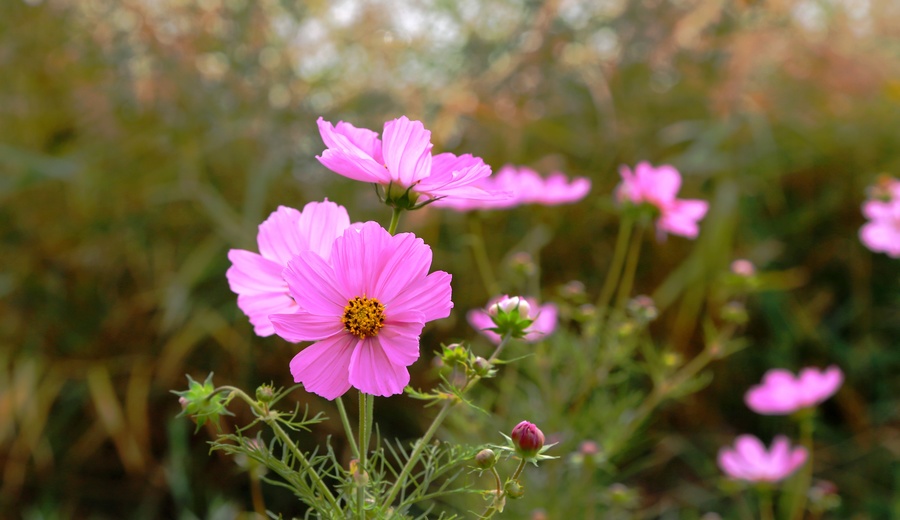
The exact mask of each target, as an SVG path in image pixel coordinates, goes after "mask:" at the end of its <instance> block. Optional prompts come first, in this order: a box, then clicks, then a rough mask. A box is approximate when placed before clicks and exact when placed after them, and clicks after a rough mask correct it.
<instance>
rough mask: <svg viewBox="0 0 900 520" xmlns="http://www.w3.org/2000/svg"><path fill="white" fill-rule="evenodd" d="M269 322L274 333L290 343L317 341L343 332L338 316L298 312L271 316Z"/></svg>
mask: <svg viewBox="0 0 900 520" xmlns="http://www.w3.org/2000/svg"><path fill="white" fill-rule="evenodd" d="M269 321H271V322H272V326H273V327H274V328H275V332H276V333H277V334H278V335H279V336H281V337H282V338H284V339H286V340H288V341H291V342H294V343H296V342H298V341H318V340H321V339H324V338H328V337H330V336H334V335H335V334H338V333H340V332H341V331H343V330H344V324H343V323H342V322H341V318H340V316H320V315H318V314H310V313H308V312H305V311H299V312H296V313H294V314H271V315H269Z"/></svg>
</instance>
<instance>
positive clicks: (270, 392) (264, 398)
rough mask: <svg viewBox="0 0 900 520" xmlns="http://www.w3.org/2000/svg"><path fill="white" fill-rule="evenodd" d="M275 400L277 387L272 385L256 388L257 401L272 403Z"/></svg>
mask: <svg viewBox="0 0 900 520" xmlns="http://www.w3.org/2000/svg"><path fill="white" fill-rule="evenodd" d="M274 398H275V387H273V386H272V385H267V384H262V385H259V386H258V387H257V388H256V400H257V401H259V402H261V403H266V404H268V403H271V402H272V399H274Z"/></svg>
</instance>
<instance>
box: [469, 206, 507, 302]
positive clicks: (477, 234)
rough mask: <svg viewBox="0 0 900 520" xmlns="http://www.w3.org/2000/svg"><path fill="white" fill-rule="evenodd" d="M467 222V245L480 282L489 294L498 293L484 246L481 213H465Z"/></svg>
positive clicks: (498, 289)
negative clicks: (479, 276)
mask: <svg viewBox="0 0 900 520" xmlns="http://www.w3.org/2000/svg"><path fill="white" fill-rule="evenodd" d="M466 220H467V221H468V222H469V237H468V238H469V246H470V247H471V248H472V256H474V257H475V265H476V266H477V267H478V274H479V275H481V283H483V284H484V286H485V287H486V288H487V290H488V292H489V293H490V294H489V296H494V295H498V294H500V286H499V285H498V284H497V278H496V277H495V276H494V271H493V269H491V262H490V260H489V259H488V256H487V249H486V248H485V247H484V232H483V231H482V229H481V215H477V214H476V215H467V218H466Z"/></svg>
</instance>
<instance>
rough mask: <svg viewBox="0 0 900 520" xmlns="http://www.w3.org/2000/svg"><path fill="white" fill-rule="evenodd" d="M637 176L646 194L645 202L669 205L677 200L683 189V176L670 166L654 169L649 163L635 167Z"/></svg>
mask: <svg viewBox="0 0 900 520" xmlns="http://www.w3.org/2000/svg"><path fill="white" fill-rule="evenodd" d="M635 176H636V177H637V179H638V184H639V186H640V189H641V191H642V192H643V194H644V200H648V201H652V202H654V203H668V202H671V201H673V200H675V195H677V194H678V190H679V189H680V188H681V174H680V173H678V170H676V169H675V167H673V166H670V165H668V164H664V165H662V166H657V167H656V168H654V167H653V166H652V165H651V164H650V163H648V162H641V163H638V165H637V166H636V167H635Z"/></svg>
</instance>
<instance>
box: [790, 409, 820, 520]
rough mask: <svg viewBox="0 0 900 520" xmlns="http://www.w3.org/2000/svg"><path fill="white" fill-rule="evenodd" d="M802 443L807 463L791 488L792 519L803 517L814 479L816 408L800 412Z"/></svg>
mask: <svg viewBox="0 0 900 520" xmlns="http://www.w3.org/2000/svg"><path fill="white" fill-rule="evenodd" d="M800 413H801V414H802V416H801V417H800V443H801V444H802V445H803V447H804V448H806V454H807V455H806V464H804V465H803V467H802V468H801V469H800V473H799V474H798V475H797V478H796V479H795V480H794V483H793V486H792V488H793V489H792V490H791V502H790V504H791V509H790V512H789V513H788V518H789V519H790V520H799V519H801V518H803V511H804V510H805V509H806V495H807V491H808V490H809V483H810V481H811V480H812V468H813V430H814V429H815V426H816V416H815V410H803V411H801V412H800Z"/></svg>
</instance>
